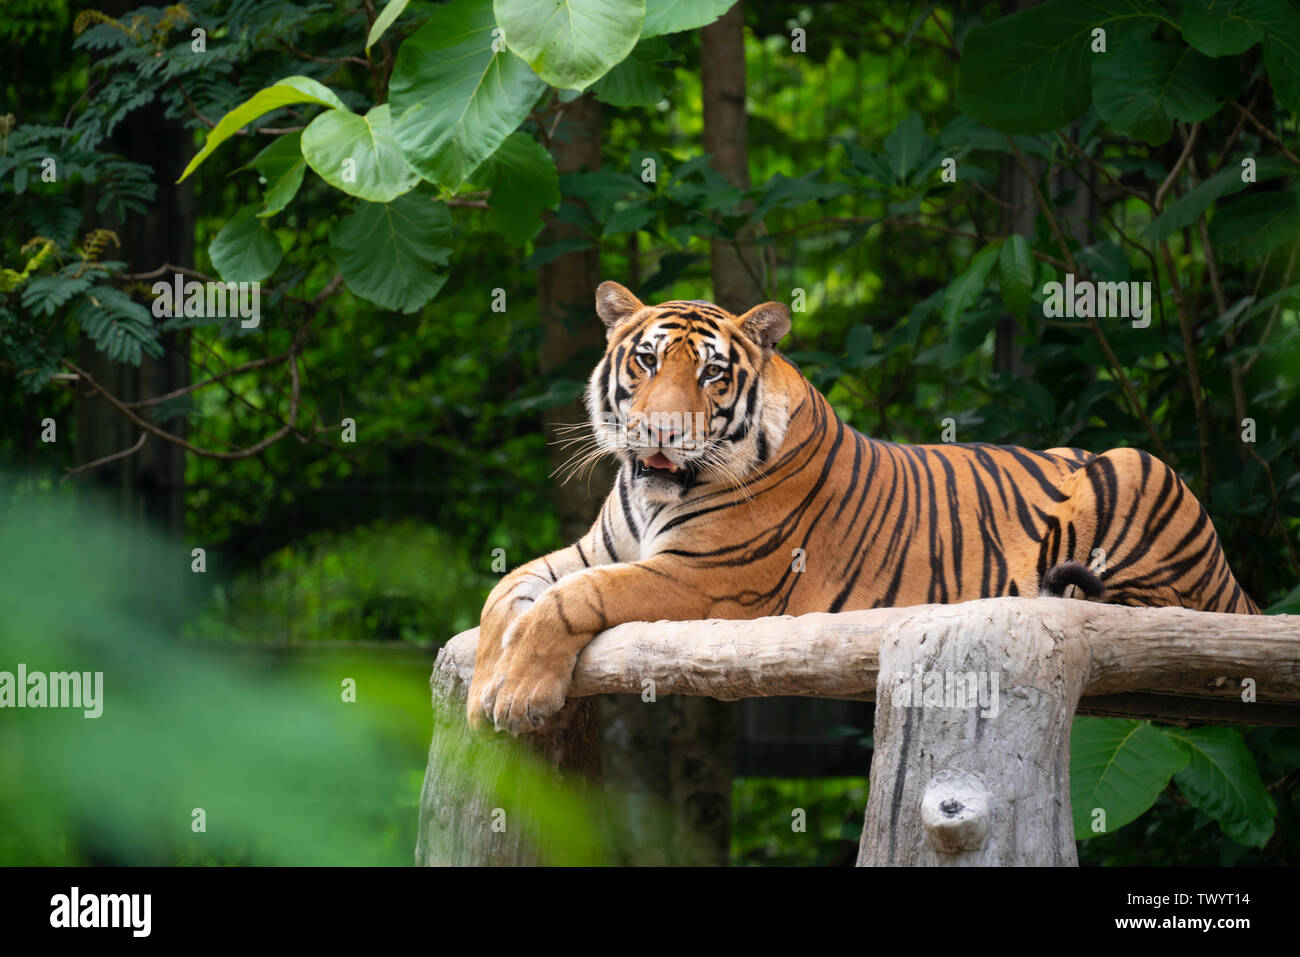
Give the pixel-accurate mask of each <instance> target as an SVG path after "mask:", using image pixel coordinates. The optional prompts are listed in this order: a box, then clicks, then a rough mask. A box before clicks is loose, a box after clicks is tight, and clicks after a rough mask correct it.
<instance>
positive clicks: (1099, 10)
mask: <svg viewBox="0 0 1300 957" xmlns="http://www.w3.org/2000/svg"><path fill="white" fill-rule="evenodd" d="M1158 13H1160V9H1159V8H1158V7H1157V6H1155V5H1154V4H1151V3H1145V2H1143V0H1048V2H1047V3H1044V4H1041V5H1039V6H1036V7H1030V8H1029V9H1028V10H1022V11H1020V12H1019V13H1014V14H1012V15H1011V16H1009V17H1003V18H1002V19H1000V20H997V21H994V22H993V23H990V24H988V25H987V26H983V27H976V28H975V29H974V30H972V31H971V32H970V34H969V35H968V36H967V37H966V43H965V46H964V47H963V49H962V56H961V64H960V65H959V67H958V87H957V108H958V109H959V110H962V111H963V112H965V113H969V114H970V115H971V116H973V117H975V119H977V120H979V121H980V122H981V123H984V124H985V125H987V126H991V127H993V128H994V129H997V130H1001V131H1003V132H1005V133H1044V132H1047V131H1048V130H1054V129H1056V128H1057V127H1059V126H1063V125H1064V124H1066V123H1068V122H1069V121H1070V120H1073V119H1074V118H1076V117H1078V116H1081V115H1082V114H1083V113H1084V111H1086V110H1087V109H1088V105H1089V103H1090V102H1091V100H1092V91H1091V83H1090V82H1089V71H1090V69H1091V67H1092V62H1093V60H1094V58H1096V57H1103V56H1109V55H1110V54H1101V53H1093V52H1092V31H1093V30H1095V29H1098V28H1101V29H1104V30H1105V31H1106V35H1107V49H1113V48H1114V46H1115V45H1117V44H1118V43H1119V42H1120V41H1121V39H1123V38H1124V37H1126V36H1129V35H1135V34H1137V33H1141V34H1143V35H1145V34H1147V33H1150V32H1151V30H1153V29H1154V28H1155V26H1156V23H1157V21H1156V20H1155V19H1154V17H1155V16H1156V15H1157V14H1158Z"/></svg>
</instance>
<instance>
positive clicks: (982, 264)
mask: <svg viewBox="0 0 1300 957" xmlns="http://www.w3.org/2000/svg"><path fill="white" fill-rule="evenodd" d="M1001 246H1002V240H1000V239H995V240H994V241H993V242H991V243H989V244H988V245H987V246H985V247H984V248H983V249H981V250H980V251H979V252H978V253H976V254H975V256H974V257H973V258H972V259H971V261H970V265H969V266H967V267H966V271H965V272H964V273H962V274H961V275H960V276H958V277H957V278H956V279H954V280H953V281H952V282H950V283H948V288H947V289H946V290H945V291H944V296H943V320H944V322H946V323H947V324H948V325H949V326H950V327H951V326H953V325H955V324H956V322H957V320H958V319H959V318H960V317H961V315H962V313H964V312H965V311H966V310H967V309H969V308H970V307H971V305H972V304H973V303H974V302H975V300H976V299H978V298H979V296H980V293H982V292H983V291H984V285H985V282H986V281H987V280H988V275H989V272H990V271H991V270H992V269H993V267H994V265H995V264H996V263H997V261H998V254H999V253H1000V252H1001Z"/></svg>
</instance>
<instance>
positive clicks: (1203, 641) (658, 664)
mask: <svg viewBox="0 0 1300 957" xmlns="http://www.w3.org/2000/svg"><path fill="white" fill-rule="evenodd" d="M1003 604H1004V605H1006V606H1007V607H1013V606H1015V607H1023V608H1025V609H1026V610H1027V613H1028V614H1030V615H1032V616H1034V617H1037V618H1039V619H1041V621H1042V622H1043V627H1044V628H1046V629H1048V631H1049V632H1050V633H1051V634H1053V635H1055V636H1058V637H1059V638H1060V639H1062V640H1064V639H1065V638H1066V637H1067V636H1068V637H1069V638H1070V639H1071V640H1074V641H1078V642H1081V643H1083V644H1085V645H1086V646H1087V647H1088V649H1089V656H1088V657H1089V663H1090V664H1089V670H1088V676H1087V681H1086V683H1085V686H1084V689H1083V695H1084V701H1083V706H1082V708H1081V710H1082V711H1084V712H1086V711H1087V710H1088V704H1087V702H1088V699H1089V698H1093V697H1096V698H1097V699H1098V700H1104V699H1111V698H1117V699H1118V700H1116V701H1114V702H1113V703H1111V705H1110V707H1108V708H1107V709H1105V710H1102V711H1101V712H1100V713H1103V714H1111V713H1123V714H1130V715H1139V714H1142V711H1141V710H1140V708H1139V707H1138V706H1139V705H1142V704H1149V702H1151V701H1155V702H1157V703H1159V702H1160V701H1163V702H1164V705H1163V710H1162V711H1161V712H1160V714H1150V715H1145V716H1148V717H1164V716H1167V717H1170V718H1174V719H1177V718H1178V717H1179V716H1180V715H1179V712H1180V710H1183V709H1184V708H1186V710H1187V711H1188V712H1189V713H1188V714H1187V717H1188V718H1192V719H1201V720H1206V718H1205V717H1204V712H1203V710H1202V706H1203V704H1204V703H1206V702H1210V703H1213V702H1229V703H1230V702H1237V703H1240V702H1241V691H1242V683H1243V681H1244V679H1246V678H1251V679H1253V680H1254V682H1255V691H1256V694H1257V698H1258V704H1259V705H1261V706H1262V705H1267V704H1273V705H1279V706H1280V705H1300V615H1221V614H1215V613H1212V612H1200V611H1190V610H1188V609H1185V608H1124V607H1120V606H1116V605H1102V604H1097V603H1093V602H1084V601H1076V600H1073V599H1067V598H986V599H981V600H979V601H970V602H963V603H961V604H958V605H915V606H911V607H907V608H876V609H871V610H868V611H849V612H840V613H839V614H812V615H801V616H799V617H797V618H796V617H791V616H789V615H785V616H780V617H773V618H757V619H754V620H752V621H730V620H719V619H712V620H708V621H658V622H630V623H628V624H624V625H619V626H617V627H616V628H611V629H610V630H609V631H606V632H603V633H602V634H600V635H598V636H597V637H596V638H595V640H593V641H592V643H591V644H590V645H588V646H587V648H586V649H585V650H584V651H583V652H582V654H581V655H579V656H578V662H577V666H576V668H575V670H574V680H573V686H572V688H571V689H570V691H569V696H570V697H571V698H578V697H585V696H587V695H595V694H619V693H622V694H640V693H641V692H642V690H643V684H642V683H643V682H645V681H652V682H654V685H655V689H656V693H657V694H692V695H705V696H708V697H711V698H718V699H720V700H723V701H734V700H738V699H740V698H757V697H767V696H770V695H810V696H814V697H828V698H846V699H850V700H855V701H874V700H875V693H876V677H877V674H878V665H879V649H880V641H881V639H882V637H883V636H884V635H885V634H886V633H887V632H889V631H890V629H892V628H894V627H897V626H899V625H901V624H903V623H911V624H912V625H916V626H920V627H922V628H924V625H925V623H926V622H927V621H928V620H930V618H931V616H933V615H944V614H946V612H945V609H950V608H957V609H961V610H962V611H961V614H963V615H970V616H972V620H975V619H976V618H977V617H978V616H979V615H980V614H988V613H989V612H987V611H986V610H985V609H987V608H989V607H998V606H999V605H1003ZM477 642H478V629H477V628H472V629H470V630H469V631H465V632H462V633H461V634H459V635H457V636H456V637H454V638H452V639H451V640H450V641H448V642H447V644H446V646H445V652H446V654H447V655H448V665H449V667H453V668H455V670H456V673H457V674H458V675H459V676H460V678H461V680H462V681H468V680H469V678H470V677H471V676H472V674H473V672H474V648H475V646H476V645H477ZM1134 694H1138V695H1143V696H1145V697H1142V698H1134V697H1133V695H1134ZM1184 698H1189V699H1192V701H1191V703H1190V704H1186V705H1185V704H1184V702H1183V699H1184ZM1251 707H1253V706H1252V705H1247V706H1246V713H1247V714H1248V715H1249V714H1250V708H1251ZM1260 710H1263V708H1262V707H1261V708H1260ZM1278 716H1279V717H1281V718H1283V719H1284V720H1279V721H1277V722H1276V723H1279V724H1280V723H1287V724H1290V723H1297V721H1296V720H1295V717H1291V716H1288V715H1287V714H1279V715H1278ZM1222 717H1224V716H1223V715H1220V716H1219V717H1218V718H1216V720H1219V719H1220V718H1222ZM1250 720H1251V723H1254V724H1264V723H1270V722H1266V721H1263V720H1260V716H1257V715H1250Z"/></svg>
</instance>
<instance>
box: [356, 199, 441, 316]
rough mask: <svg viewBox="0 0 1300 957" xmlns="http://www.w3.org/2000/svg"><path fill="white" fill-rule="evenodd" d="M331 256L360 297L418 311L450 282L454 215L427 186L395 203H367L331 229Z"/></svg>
mask: <svg viewBox="0 0 1300 957" xmlns="http://www.w3.org/2000/svg"><path fill="white" fill-rule="evenodd" d="M330 256H331V257H332V258H333V259H334V262H335V263H337V264H338V267H339V272H340V273H342V274H343V281H344V282H346V283H347V285H348V288H349V289H351V290H352V291H353V292H354V293H356V294H357V295H358V296H361V297H362V298H363V299H368V300H370V301H371V302H373V303H375V304H376V305H379V306H383V307H384V308H385V309H400V310H401V311H402V312H415V311H416V310H418V309H419V308H420V307H422V306H423V305H424V304H425V303H426V302H428V301H429V300H430V299H432V298H433V297H434V296H436V295H437V294H438V290H439V289H441V288H442V285H443V283H445V282H446V281H447V273H446V271H445V270H442V269H441V267H443V266H446V264H447V261H448V260H449V259H450V258H451V214H450V213H448V212H447V207H446V206H444V205H443V204H441V203H437V202H434V199H433V195H432V191H431V190H429V189H427V188H425V187H421V188H419V189H414V190H412V191H411V192H409V193H406V194H405V195H403V196H399V197H398V198H397V199H395V200H393V201H392V202H390V203H361V204H359V205H358V206H357V208H356V209H354V210H353V211H352V214H351V215H349V216H348V217H347V218H346V219H344V220H342V221H341V222H339V223H337V224H335V225H334V226H333V227H332V228H331V229H330Z"/></svg>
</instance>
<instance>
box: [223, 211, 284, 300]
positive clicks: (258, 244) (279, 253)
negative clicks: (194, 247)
mask: <svg viewBox="0 0 1300 957" xmlns="http://www.w3.org/2000/svg"><path fill="white" fill-rule="evenodd" d="M208 256H209V257H210V258H211V259H212V265H213V266H214V267H215V268H216V270H217V274H218V275H219V276H221V278H222V279H224V280H225V281H226V282H261V281H262V280H263V279H265V278H266V277H267V276H269V275H271V273H273V272H275V267H276V266H278V265H280V260H281V259H282V258H283V257H284V251H283V250H282V249H281V248H280V243H279V241H278V240H277V239H276V238H275V234H274V233H273V232H271V230H270V229H268V228H267V226H266V223H265V222H264V221H263V220H261V219H259V218H258V216H257V207H256V206H244V207H242V208H241V209H240V210H239V211H238V212H237V213H235V215H234V216H232V217H230V221H229V222H228V223H226V225H224V226H222V227H221V232H219V233H217V235H215V236H213V237H212V242H210V243H208Z"/></svg>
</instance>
